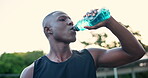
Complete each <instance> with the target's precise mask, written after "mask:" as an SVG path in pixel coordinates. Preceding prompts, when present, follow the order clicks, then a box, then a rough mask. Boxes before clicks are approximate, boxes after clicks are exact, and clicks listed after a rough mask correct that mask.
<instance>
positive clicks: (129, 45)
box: [106, 17, 145, 58]
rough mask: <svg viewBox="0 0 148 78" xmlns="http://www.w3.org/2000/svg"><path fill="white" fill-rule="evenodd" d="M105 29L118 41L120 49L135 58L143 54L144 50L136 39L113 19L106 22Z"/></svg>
mask: <svg viewBox="0 0 148 78" xmlns="http://www.w3.org/2000/svg"><path fill="white" fill-rule="evenodd" d="M106 27H107V28H108V29H109V30H111V32H112V33H113V34H114V35H115V36H116V37H117V38H118V39H119V41H120V43H121V45H122V49H123V50H124V51H125V52H126V53H128V54H129V55H131V56H134V57H135V58H136V57H137V58H140V57H141V56H143V55H144V54H145V50H144V49H143V47H142V46H141V44H140V43H139V42H138V41H137V39H136V38H135V37H134V36H133V34H132V33H130V32H129V31H128V30H127V29H126V28H125V27H123V26H122V25H121V24H119V23H118V22H117V21H116V20H115V19H114V18H113V17H111V18H109V19H108V20H107V25H106Z"/></svg>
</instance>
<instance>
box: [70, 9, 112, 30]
mask: <svg viewBox="0 0 148 78" xmlns="http://www.w3.org/2000/svg"><path fill="white" fill-rule="evenodd" d="M108 18H110V12H109V10H107V9H105V8H102V9H100V10H99V11H97V13H96V15H95V16H92V15H91V16H85V17H84V18H83V19H82V20H79V21H78V22H77V23H76V25H75V26H74V27H73V29H74V30H75V31H83V30H86V28H84V26H94V25H96V24H98V23H99V22H102V21H104V20H106V19H108Z"/></svg>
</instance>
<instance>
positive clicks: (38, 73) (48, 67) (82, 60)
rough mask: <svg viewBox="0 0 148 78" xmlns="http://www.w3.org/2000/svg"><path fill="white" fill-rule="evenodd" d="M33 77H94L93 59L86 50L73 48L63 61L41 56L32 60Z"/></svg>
mask: <svg viewBox="0 0 148 78" xmlns="http://www.w3.org/2000/svg"><path fill="white" fill-rule="evenodd" d="M33 78H96V67H95V64H94V60H93V58H92V56H91V54H90V53H89V52H88V50H86V49H84V50H82V51H80V52H78V51H75V50H73V54H72V56H71V57H70V58H69V59H68V60H67V61H64V62H60V63H57V62H53V61H51V60H50V59H48V57H47V56H42V57H41V58H39V59H37V60H36V61H35V62H34V73H33Z"/></svg>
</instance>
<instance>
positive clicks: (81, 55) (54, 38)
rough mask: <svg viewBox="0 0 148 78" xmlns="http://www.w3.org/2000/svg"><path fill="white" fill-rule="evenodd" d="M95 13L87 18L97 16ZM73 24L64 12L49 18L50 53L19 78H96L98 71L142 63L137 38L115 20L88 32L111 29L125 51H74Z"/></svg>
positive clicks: (46, 20) (46, 25)
mask: <svg viewBox="0 0 148 78" xmlns="http://www.w3.org/2000/svg"><path fill="white" fill-rule="evenodd" d="M93 13H95V10H93V11H92V12H90V13H89V14H87V15H86V16H89V15H94V14H93ZM72 27H73V22H72V21H71V19H70V17H69V16H68V15H67V14H66V13H64V12H61V11H55V12H52V13H51V14H49V15H47V16H46V17H45V18H44V20H43V29H44V33H45V35H46V37H47V39H48V40H49V42H50V52H49V53H48V54H47V55H45V56H43V57H41V58H39V59H38V60H36V61H35V62H34V63H33V64H31V65H30V66H28V67H26V68H25V69H24V70H23V72H22V74H21V76H20V78H96V69H97V68H99V67H117V66H121V65H124V64H127V63H130V62H133V61H136V60H138V59H140V58H141V57H142V56H143V55H144V54H145V50H144V49H143V47H142V46H141V44H140V43H139V42H138V41H137V40H136V38H135V37H134V36H133V35H132V34H131V33H130V32H129V31H128V30H127V29H126V28H124V27H123V26H122V25H120V24H119V23H118V22H117V21H116V20H115V19H114V18H113V17H112V16H111V17H110V18H109V19H107V20H105V21H103V22H101V23H98V24H97V25H95V26H92V27H89V26H85V28H87V29H89V30H91V29H98V28H100V27H106V28H108V29H109V30H110V31H111V32H112V33H113V34H114V35H115V36H116V37H117V38H118V39H119V41H120V43H121V45H122V47H119V48H113V49H100V48H88V49H83V50H82V51H76V50H71V49H70V47H69V44H70V43H71V42H75V41H76V32H75V31H74V30H72Z"/></svg>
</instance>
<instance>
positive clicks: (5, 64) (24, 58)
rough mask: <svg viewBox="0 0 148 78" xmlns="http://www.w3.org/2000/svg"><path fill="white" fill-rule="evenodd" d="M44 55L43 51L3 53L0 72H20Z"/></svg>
mask: <svg viewBox="0 0 148 78" xmlns="http://www.w3.org/2000/svg"><path fill="white" fill-rule="evenodd" d="M43 55H44V53H43V51H33V52H27V53H3V54H2V55H1V56H0V74H20V73H21V71H22V70H23V69H24V68H25V67H26V66H28V65H30V64H31V63H32V62H33V61H34V60H36V59H37V58H39V57H41V56H43Z"/></svg>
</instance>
